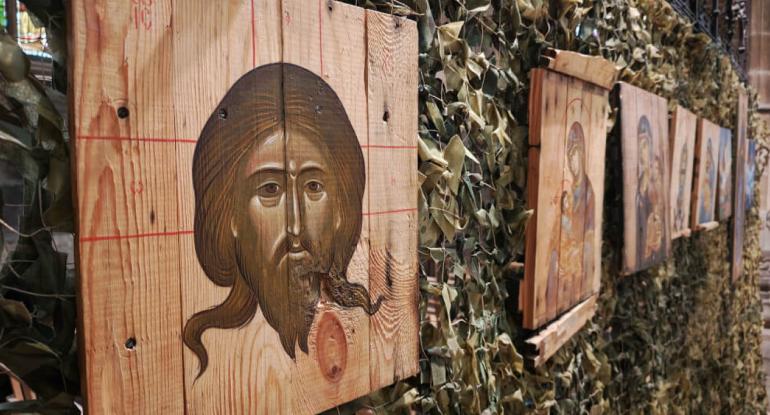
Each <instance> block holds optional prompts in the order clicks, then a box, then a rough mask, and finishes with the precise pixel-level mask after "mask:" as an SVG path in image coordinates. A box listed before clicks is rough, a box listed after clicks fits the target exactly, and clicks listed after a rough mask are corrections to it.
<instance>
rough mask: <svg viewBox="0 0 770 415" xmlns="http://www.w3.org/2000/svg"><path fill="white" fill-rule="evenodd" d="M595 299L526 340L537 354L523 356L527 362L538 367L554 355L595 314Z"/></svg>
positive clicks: (590, 299)
mask: <svg viewBox="0 0 770 415" xmlns="http://www.w3.org/2000/svg"><path fill="white" fill-rule="evenodd" d="M597 298H598V294H594V295H592V296H591V297H589V298H588V299H587V300H585V301H583V302H582V303H580V304H578V305H576V306H575V307H573V308H572V309H571V310H569V311H567V312H566V313H564V314H563V315H562V316H561V317H560V318H559V319H558V320H556V321H554V322H553V323H551V324H549V325H548V326H547V327H546V328H544V329H543V330H542V331H540V332H539V333H538V334H537V335H535V336H534V337H532V338H530V339H528V340H527V341H526V343H527V345H528V346H533V347H534V350H536V353H537V354H535V355H529V356H525V359H526V360H527V362H528V363H529V364H532V365H533V366H534V367H538V366H540V365H542V364H543V363H545V362H546V361H548V359H550V358H551V357H552V356H553V355H554V354H556V352H557V351H559V349H561V347H562V346H564V344H565V343H567V341H568V340H569V339H571V338H572V336H574V335H575V333H577V332H578V331H579V330H580V329H581V328H583V326H585V324H586V322H588V320H589V319H590V318H591V317H593V315H594V314H595V313H596V301H597Z"/></svg>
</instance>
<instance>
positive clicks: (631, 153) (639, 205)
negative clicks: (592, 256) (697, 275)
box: [619, 82, 671, 275]
mask: <svg viewBox="0 0 770 415" xmlns="http://www.w3.org/2000/svg"><path fill="white" fill-rule="evenodd" d="M619 98H620V147H621V152H622V156H623V224H624V227H623V267H622V273H623V274H626V275H627V274H631V273H634V272H637V271H640V270H643V269H646V268H649V267H651V266H654V265H657V264H659V263H661V262H662V261H663V260H664V259H666V257H668V255H669V253H670V250H671V216H670V214H669V212H670V205H669V192H670V188H669V183H670V181H669V167H670V165H669V157H668V152H669V145H670V144H669V141H668V132H669V128H668V126H669V123H668V105H667V103H666V99H665V98H662V97H659V96H657V95H655V94H653V93H650V92H647V91H645V90H643V89H641V88H638V87H635V86H633V85H631V84H627V83H625V82H621V83H620V88H619Z"/></svg>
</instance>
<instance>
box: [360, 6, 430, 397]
mask: <svg viewBox="0 0 770 415" xmlns="http://www.w3.org/2000/svg"><path fill="white" fill-rule="evenodd" d="M366 19H367V82H366V85H367V89H368V113H369V124H368V125H369V149H368V152H369V158H370V164H369V171H368V174H369V190H370V191H369V205H370V206H371V209H372V213H371V214H370V215H369V229H370V231H369V232H370V249H371V251H370V255H369V263H370V266H369V278H370V282H369V284H370V288H371V291H370V295H371V298H372V300H373V301H375V300H376V299H377V298H379V297H380V296H382V297H383V298H384V299H385V301H384V302H383V305H382V307H381V308H380V311H379V312H378V313H376V314H374V315H373V316H372V317H371V319H370V342H371V343H370V367H371V368H370V370H371V378H370V387H371V389H372V390H375V389H378V388H381V387H383V386H385V385H388V384H391V383H393V382H394V381H396V380H399V379H404V378H406V377H408V376H412V375H414V374H416V373H417V372H419V317H418V316H419V312H418V296H417V290H418V276H417V272H418V270H417V255H416V253H417V247H418V240H417V235H418V231H417V210H416V209H415V208H416V207H417V197H418V191H419V189H418V173H417V123H416V122H415V121H416V120H415V118H414V115H415V114H417V82H418V80H417V76H418V72H419V71H418V66H417V64H418V62H417V53H418V51H417V27H416V24H415V23H414V22H413V21H410V20H407V19H404V18H398V17H395V16H388V15H385V14H381V13H375V12H372V11H367V14H366ZM397 63H398V64H397Z"/></svg>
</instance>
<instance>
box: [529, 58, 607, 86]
mask: <svg viewBox="0 0 770 415" xmlns="http://www.w3.org/2000/svg"><path fill="white" fill-rule="evenodd" d="M544 59H545V60H546V62H547V63H548V69H551V70H552V71H555V72H559V73H562V74H564V75H568V76H571V77H573V78H577V79H580V80H583V81H586V82H588V83H591V84H594V85H596V86H598V87H601V88H603V89H607V90H610V89H612V87H613V86H614V85H615V82H616V81H617V78H618V74H619V71H618V68H617V67H616V66H615V64H614V63H613V62H610V61H608V60H606V59H604V58H602V57H601V56H591V55H583V54H581V53H577V52H572V51H567V50H556V49H548V50H546V52H545V53H544Z"/></svg>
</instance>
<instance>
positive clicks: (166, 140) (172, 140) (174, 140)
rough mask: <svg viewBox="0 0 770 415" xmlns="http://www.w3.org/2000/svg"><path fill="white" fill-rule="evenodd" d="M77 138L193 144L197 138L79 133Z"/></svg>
mask: <svg viewBox="0 0 770 415" xmlns="http://www.w3.org/2000/svg"><path fill="white" fill-rule="evenodd" d="M77 140H94V141H136V142H141V143H190V144H195V143H197V142H198V140H193V139H190V138H160V137H119V136H96V135H79V136H77Z"/></svg>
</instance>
